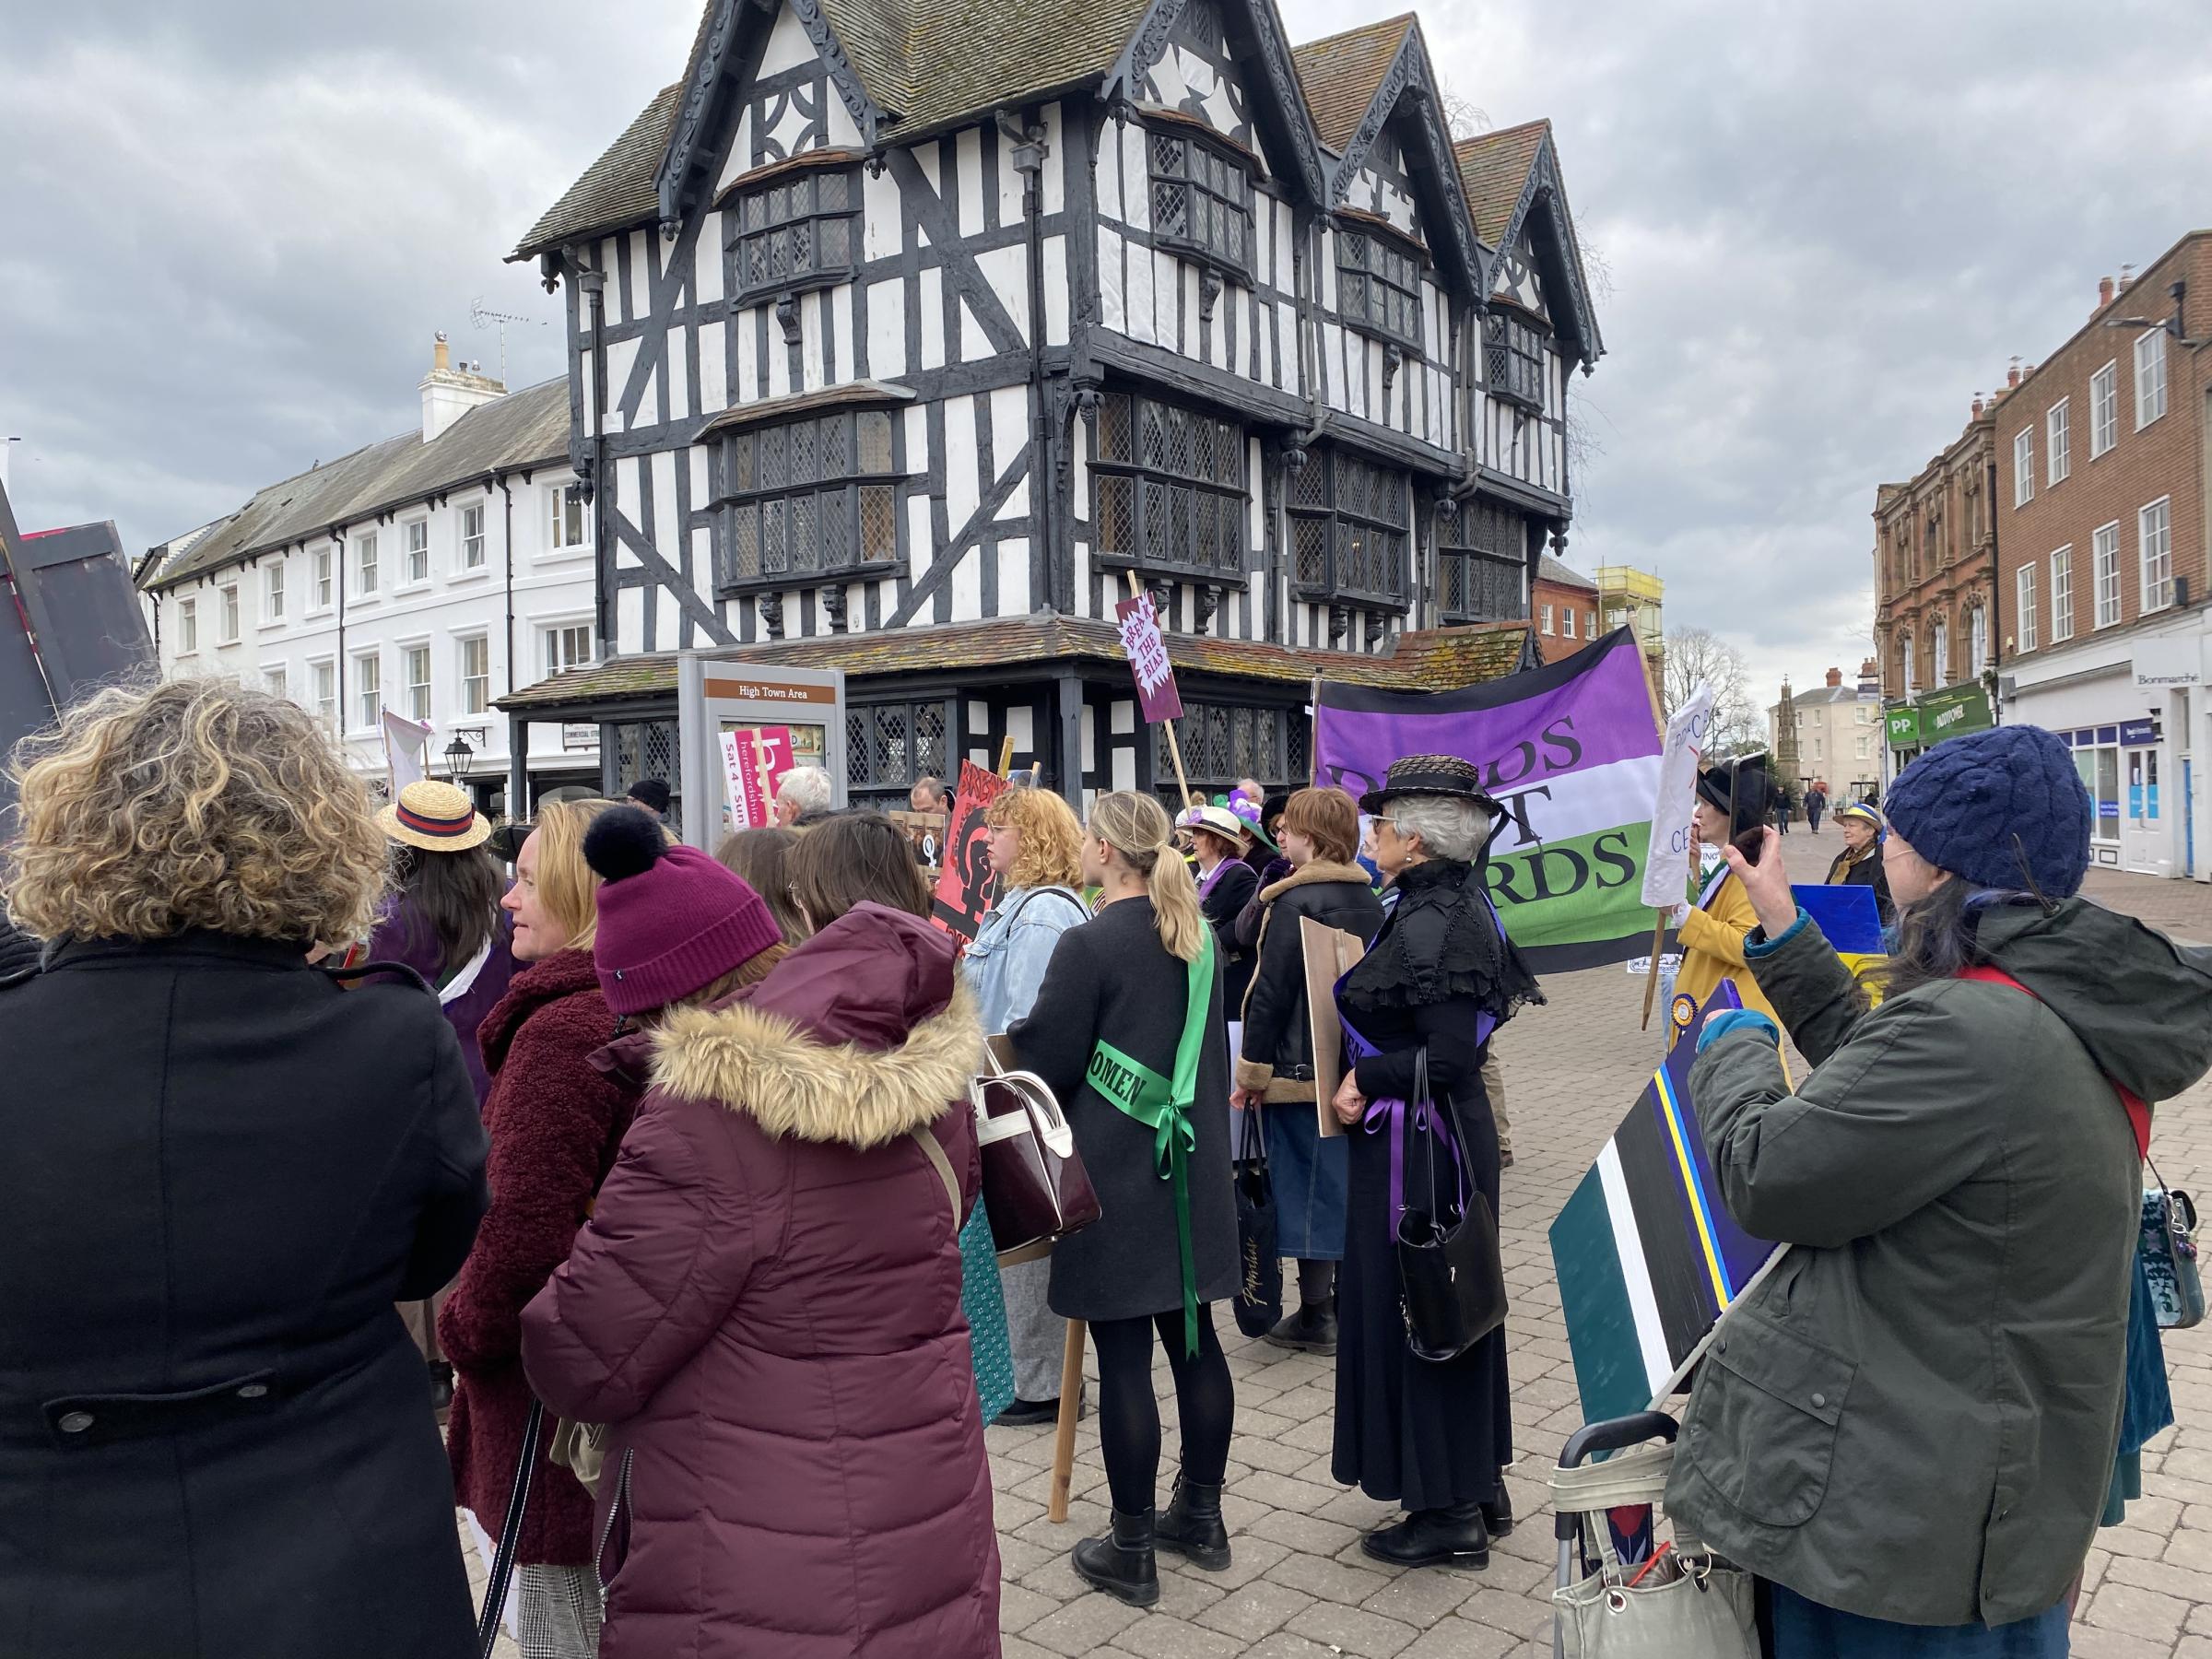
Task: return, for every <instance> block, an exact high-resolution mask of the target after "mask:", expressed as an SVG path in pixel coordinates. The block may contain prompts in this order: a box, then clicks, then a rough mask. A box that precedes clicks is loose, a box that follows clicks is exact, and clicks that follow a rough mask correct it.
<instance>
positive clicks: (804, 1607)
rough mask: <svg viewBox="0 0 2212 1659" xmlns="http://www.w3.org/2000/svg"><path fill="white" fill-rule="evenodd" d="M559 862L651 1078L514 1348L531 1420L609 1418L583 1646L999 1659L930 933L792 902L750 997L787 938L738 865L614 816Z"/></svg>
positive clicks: (613, 1053)
mask: <svg viewBox="0 0 2212 1659" xmlns="http://www.w3.org/2000/svg"><path fill="white" fill-rule="evenodd" d="M648 831H651V833H648ZM584 853H585V856H586V857H587V858H589V859H590V861H591V863H592V865H593V867H594V869H596V870H597V871H598V872H599V873H600V874H601V875H602V876H603V877H605V878H606V885H605V886H603V887H602V888H600V891H599V935H598V942H597V945H596V947H595V954H596V957H597V961H598V971H599V983H600V986H601V989H602V991H603V992H604V993H605V994H606V1000H607V1004H608V1006H610V1007H611V1008H613V1009H614V1010H615V1011H616V1012H617V1013H620V1014H625V1015H629V1016H632V1017H634V1018H636V1020H637V1021H638V1023H639V1024H640V1026H641V1028H642V1029H641V1030H639V1031H637V1032H636V1033H634V1034H632V1035H630V1036H628V1037H625V1038H624V1039H622V1040H621V1041H618V1042H617V1043H616V1044H615V1045H614V1046H613V1047H612V1048H611V1049H610V1050H609V1051H608V1052H607V1053H606V1054H605V1055H603V1056H602V1057H601V1060H600V1062H599V1063H600V1064H603V1065H609V1066H611V1067H613V1068H614V1069H615V1070H617V1071H618V1072H619V1073H620V1074H622V1075H624V1076H627V1077H635V1078H638V1079H641V1080H650V1085H651V1087H650V1088H649V1089H648V1090H647V1092H646V1094H645V1096H644V1098H643V1100H641V1101H640V1102H639V1105H638V1110H637V1115H636V1117H635V1119H634V1120H633V1121H632V1123H631V1125H630V1130H629V1135H627V1136H625V1137H624V1139H623V1142H622V1150H621V1156H620V1158H619V1159H618V1161H617V1163H616V1165H615V1169H614V1172H613V1173H612V1174H610V1175H609V1176H608V1177H607V1179H606V1185H605V1186H604V1187H603V1188H602V1189H601V1190H600V1194H599V1202H598V1206H597V1207H596V1209H594V1212H593V1215H592V1218H591V1219H590V1220H589V1221H588V1222H586V1223H585V1224H584V1227H583V1230H582V1232H580V1233H579V1234H578V1235H577V1238H576V1245H575V1249H574V1250H573V1251H572V1252H571V1253H570V1256H569V1259H568V1261H567V1263H566V1264H565V1265H562V1266H561V1267H560V1268H559V1270H558V1271H557V1272H556V1273H555V1274H554V1275H553V1277H552V1279H551V1281H550V1282H549V1283H548V1284H547V1286H546V1288H545V1289H544V1290H543V1291H541V1292H540V1293H539V1294H538V1296H537V1298H536V1300H534V1301H533V1302H532V1303H531V1304H530V1306H529V1308H528V1309H527V1310H526V1311H525V1312H524V1315H523V1357H524V1365H525V1366H526V1368H527V1370H528V1371H529V1376H530V1382H531V1384H532V1386H533V1387H535V1389H536V1390H537V1393H538V1395H539V1397H540V1398H542V1399H543V1400H544V1401H545V1402H546V1405H547V1409H548V1410H550V1411H553V1412H556V1413H558V1414H559V1415H560V1416H562V1417H566V1418H575V1419H579V1420H582V1421H586V1422H599V1423H606V1424H608V1425H610V1426H611V1428H612V1433H611V1435H610V1436H609V1439H608V1444H607V1455H606V1474H605V1475H604V1476H603V1477H602V1478H601V1481H600V1488H599V1512H598V1532H597V1536H598V1538H599V1539H600V1543H599V1545H598V1548H597V1562H596V1564H597V1568H598V1572H599V1579H600V1582H601V1583H603V1584H604V1585H606V1628H605V1630H604V1632H603V1634H602V1637H601V1641H600V1650H599V1651H600V1653H601V1655H602V1656H603V1659H648V1656H653V1659H657V1656H658V1655H662V1654H666V1653H684V1654H686V1655H688V1659H740V1656H741V1655H742V1656H749V1655H754V1654H760V1653H789V1654H794V1655H796V1654H802V1653H803V1654H805V1655H806V1656H807V1659H833V1656H842V1655H854V1656H857V1655H860V1654H864V1653H865V1654H866V1655H867V1659H945V1656H947V1655H952V1654H959V1655H961V1656H962V1659H968V1656H970V1655H982V1656H985V1659H988V1656H990V1655H995V1654H996V1653H999V1651H1000V1647H999V1637H998V1573H999V1568H998V1546H997V1537H996V1535H995V1533H994V1530H993V1523H992V1500H991V1474H990V1468H989V1465H988V1464H987V1463H986V1461H985V1459H984V1455H983V1434H982V1417H981V1415H980V1412H979V1409H978V1406H977V1401H976V1393H975V1380H974V1376H973V1373H972V1371H971V1366H970V1355H969V1337H968V1325H967V1322H966V1320H965V1319H964V1318H963V1317H962V1316H961V1313H960V1279H961V1264H960V1250H959V1230H960V1226H961V1224H962V1222H963V1221H964V1219H965V1218H966V1216H967V1213H968V1211H969V1209H970V1208H971V1206H972V1205H973V1204H974V1201H975V1192H976V1186H977V1182H978V1179H979V1173H980V1163H979V1159H978V1154H977V1149H976V1143H975V1128H974V1119H973V1116H972V1113H971V1111H970V1108H969V1105H968V1085H969V1081H970V1079H971V1077H972V1076H973V1075H974V1072H975V1070H976V1068H977V1066H978V1065H980V1064H981V1063H982V1028H981V1027H980V1025H979V1024H978V1023H977V1019H976V1016H975V1011H974V1006H973V1002H972V998H971V996H970V994H968V993H967V992H966V991H965V990H964V989H963V988H961V987H960V986H959V983H958V981H957V978H956V975H955V973H954V971H953V947H952V941H951V939H950V938H949V937H948V936H947V935H945V934H943V933H941V932H939V931H938V930H937V929H936V928H935V927H933V926H931V925H930V924H928V923H927V922H926V921H924V920H923V919H921V918H920V917H917V916H912V915H908V914H905V913H902V912H898V911H894V910H892V909H889V908H888V907H887V906H884V905H882V904H878V903H875V902H862V903H857V904H855V905H853V908H852V909H851V910H850V911H848V912H845V913H843V914H841V915H837V916H834V917H832V916H831V915H830V914H827V913H824V911H823V910H818V909H817V907H816V906H815V905H814V904H813V903H809V904H808V905H807V910H808V914H809V917H810V919H811V921H812V922H813V923H814V924H815V925H816V926H817V928H818V931H817V932H816V933H815V935H814V936H813V937H812V938H810V939H808V940H806V943H804V944H803V945H801V946H799V947H798V948H796V949H795V950H793V951H791V952H790V954H789V955H788V956H785V957H783V958H782V959H781V960H779V961H777V962H776V963H775V965H774V966H773V967H772V968H771V969H770V970H769V971H768V972H767V973H766V975H765V976H764V977H758V978H757V982H752V983H746V982H745V981H746V980H747V979H752V978H755V977H756V975H757V972H758V971H757V970H755V971H753V972H750V973H748V972H747V965H748V964H749V963H752V962H755V961H758V960H760V959H762V958H763V957H764V956H765V955H766V954H767V953H769V952H770V951H771V950H781V949H782V947H781V946H780V945H778V944H777V943H776V941H777V939H778V935H777V932H776V927H775V924H774V922H773V920H772V919H771V917H770V915H769V912H768V907H767V905H766V904H764V903H763V902H762V901H761V900H760V897H759V894H757V893H755V892H754V891H753V889H752V888H749V887H747V885H746V884H745V883H744V882H743V881H742V880H741V879H739V878H738V877H736V876H735V874H733V873H732V872H731V871H729V870H728V869H726V868H724V866H723V865H720V864H718V863H716V862H715V861H714V860H713V859H712V858H709V857H708V856H707V855H706V854H704V853H699V852H697V851H695V850H693V849H691V848H688V847H670V846H668V845H666V844H665V841H663V840H662V839H661V837H660V835H659V834H658V831H657V828H656V827H654V826H653V825H652V823H651V821H650V820H649V819H647V818H645V817H644V815H643V814H641V813H636V812H632V811H629V810H628V809H619V808H618V809H617V810H615V811H612V812H608V813H606V814H605V815H604V816H603V817H602V818H600V820H599V821H598V823H596V824H595V825H594V826H593V829H592V833H591V835H590V836H589V837H588V838H587V839H586V841H585V844H584Z"/></svg>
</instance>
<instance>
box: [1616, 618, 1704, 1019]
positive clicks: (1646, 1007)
mask: <svg viewBox="0 0 2212 1659" xmlns="http://www.w3.org/2000/svg"><path fill="white" fill-rule="evenodd" d="M1630 638H1631V640H1632V641H1633V643H1634V646H1635V651H1636V660H1637V662H1638V663H1640V664H1641V665H1642V667H1643V694H1644V695H1645V696H1646V697H1648V698H1650V699H1651V700H1652V724H1653V725H1654V726H1656V727H1657V728H1658V730H1659V747H1660V749H1661V751H1662V752H1664V751H1665V747H1666V712H1665V709H1664V708H1663V707H1662V705H1661V703H1660V701H1659V688H1658V686H1657V684H1656V683H1654V682H1653V679H1652V659H1651V658H1650V657H1648V656H1646V655H1645V654H1644V650H1643V642H1642V641H1641V640H1635V639H1634V629H1633V628H1631V629H1630ZM1690 864H1691V867H1692V868H1693V869H1694V868H1695V867H1696V864H1697V849H1696V848H1695V847H1694V846H1693V847H1692V848H1691V849H1690ZM1665 943H1666V912H1665V911H1661V912H1659V914H1658V919H1657V921H1656V922H1654V923H1653V926H1652V971H1651V972H1650V973H1649V974H1647V975H1646V976H1645V978H1644V982H1643V1024H1642V1025H1641V1026H1640V1027H1639V1028H1638V1030H1645V1031H1648V1030H1651V1029H1652V1003H1653V999H1654V998H1655V997H1657V996H1658V994H1659V951H1660V947H1662V946H1664V945H1665ZM1667 1023H1668V1024H1669V1025H1670V1026H1671V1025H1672V1024H1673V1023H1674V1022H1673V1021H1672V1020H1671V1019H1670V1020H1669V1021H1668V1022H1667Z"/></svg>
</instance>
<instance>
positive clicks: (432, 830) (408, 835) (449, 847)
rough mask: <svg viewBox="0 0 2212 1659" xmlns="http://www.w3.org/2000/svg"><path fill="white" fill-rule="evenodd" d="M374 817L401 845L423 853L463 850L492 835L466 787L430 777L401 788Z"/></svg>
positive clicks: (489, 827)
mask: <svg viewBox="0 0 2212 1659" xmlns="http://www.w3.org/2000/svg"><path fill="white" fill-rule="evenodd" d="M376 821H377V825H378V827H379V828H381V829H382V830H383V832H384V833H385V835H387V836H388V837H390V838H391V839H392V840H394V841H397V842H399V843H400V845H402V846H403V847H420V848H421V849H422V850H423V851H424V852H425V853H465V852H467V851H468V850H469V849H470V848H471V847H480V846H482V845H483V844H484V843H485V842H486V841H488V840H490V839H491V822H490V820H489V819H488V818H485V817H484V816H483V814H481V813H479V812H478V811H477V809H476V806H475V805H474V804H473V803H472V802H471V801H470V800H469V798H468V792H467V791H466V790H465V789H457V788H455V787H454V786H453V784H451V783H440V782H434V781H432V780H431V779H429V778H425V779H423V780H422V781H421V782H417V783H410V784H408V785H407V786H406V788H405V789H403V790H401V791H400V792H399V799H398V800H396V801H394V802H393V803H392V805H391V806H387V807H385V808H384V809H383V810H382V812H380V813H378V814H377V815H376Z"/></svg>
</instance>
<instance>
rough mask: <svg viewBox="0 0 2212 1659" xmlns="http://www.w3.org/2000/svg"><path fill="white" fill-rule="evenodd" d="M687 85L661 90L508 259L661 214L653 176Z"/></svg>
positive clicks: (678, 84)
mask: <svg viewBox="0 0 2212 1659" xmlns="http://www.w3.org/2000/svg"><path fill="white" fill-rule="evenodd" d="M683 89H684V88H683V83H682V82H680V81H679V82H677V84H676V85H675V86H673V87H663V88H661V89H660V90H659V91H658V92H656V93H654V94H653V101H652V102H651V103H649V104H647V105H646V106H645V108H644V109H643V110H642V111H641V112H639V115H638V118H637V119H636V120H635V121H633V122H631V123H630V124H629V126H628V127H627V128H625V129H624V130H623V134H622V136H621V137H619V138H618V139H616V140H615V141H614V143H612V144H610V145H608V146H607V147H606V154H604V155H602V156H601V157H600V158H599V159H598V160H596V161H594V162H593V163H592V164H591V166H589V167H587V168H585V169H584V170H583V176H582V178H580V179H578V180H577V181H576V182H575V183H573V184H571V185H570V186H569V188H568V191H567V193H566V194H564V195H562V197H561V198H560V200H559V201H558V202H556V203H554V204H553V206H551V207H549V208H548V209H547V211H546V214H545V217H544V218H540V219H539V220H538V221H537V223H536V224H535V225H533V226H531V227H530V233H529V234H528V235H527V236H525V237H524V238H523V240H522V241H519V242H517V243H516V244H515V249H514V252H513V253H511V254H509V255H508V257H509V258H510V259H527V258H529V257H530V256H531V255H532V254H534V253H544V252H545V251H546V250H547V249H548V248H558V247H559V246H560V245H561V244H562V243H564V242H571V241H580V240H581V239H582V238H584V237H586V236H589V235H590V234H592V233H593V232H594V231H597V230H614V229H621V228H622V227H624V226H626V225H634V224H636V223H637V222H638V221H639V220H641V219H648V218H653V215H654V214H655V213H656V212H658V211H659V201H658V198H657V197H656V196H655V195H654V194H653V174H654V173H656V172H657V171H660V166H661V157H662V156H663V155H665V154H666V152H667V149H668V132H669V129H670V128H671V127H673V126H674V125H675V124H676V105H677V94H679V93H680V92H682V91H683Z"/></svg>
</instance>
